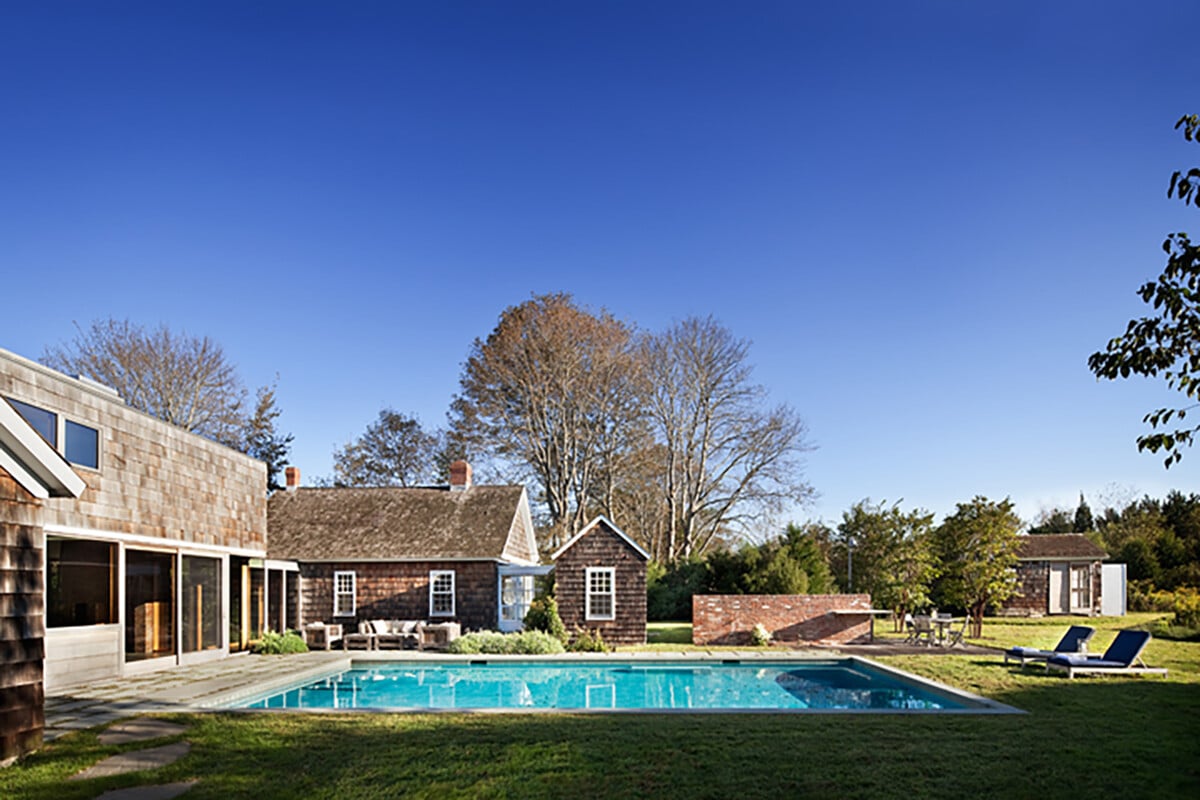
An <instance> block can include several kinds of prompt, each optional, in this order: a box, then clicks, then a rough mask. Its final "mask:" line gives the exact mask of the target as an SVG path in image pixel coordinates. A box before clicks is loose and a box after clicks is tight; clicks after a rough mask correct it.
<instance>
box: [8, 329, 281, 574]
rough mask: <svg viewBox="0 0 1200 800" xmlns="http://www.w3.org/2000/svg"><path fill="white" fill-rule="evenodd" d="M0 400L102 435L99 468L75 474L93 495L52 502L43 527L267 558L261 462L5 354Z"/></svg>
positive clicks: (87, 492)
mask: <svg viewBox="0 0 1200 800" xmlns="http://www.w3.org/2000/svg"><path fill="white" fill-rule="evenodd" d="M0 395H4V396H6V397H13V398H16V399H17V400H22V401H24V402H26V403H31V404H32V405H35V406H39V407H41V408H44V409H46V410H47V411H52V412H54V413H56V414H58V415H59V416H60V418H61V417H64V416H65V417H66V419H70V420H73V421H75V422H79V423H82V424H84V425H87V426H89V427H92V428H95V429H97V430H98V431H99V432H100V469H99V470H92V469H87V468H85V467H76V468H75V471H76V472H77V473H78V474H79V475H80V477H82V478H83V479H84V480H85V481H86V482H87V489H86V490H84V493H83V496H82V497H81V498H79V499H78V500H70V499H62V500H50V501H47V503H46V505H45V524H46V525H62V526H68V527H75V528H96V529H101V530H106V531H113V532H117V533H132V534H138V535H141V536H154V537H159V538H169V539H175V540H181V541H185V542H194V543H199V544H210V545H222V546H228V547H241V548H247V549H255V550H263V549H265V543H266V534H267V498H266V485H267V477H266V466H265V465H264V464H263V463H262V462H260V461H257V460H255V459H252V458H250V457H249V456H246V455H243V454H241V453H238V452H237V451H235V450H231V449H229V448H227V447H223V446H221V445H219V444H217V443H215V442H212V441H209V440H208V439H205V438H203V437H200V436H196V435H193V434H190V433H186V432H185V431H183V430H182V429H180V428H178V427H176V426H174V425H169V424H167V423H165V422H162V421H160V420H157V419H154V418H153V417H150V416H149V415H146V414H143V413H141V412H139V411H134V410H133V409H131V408H129V407H128V406H126V405H125V404H124V403H123V402H121V401H120V400H116V399H114V398H113V397H112V396H110V395H108V394H106V393H104V392H102V391H99V390H96V389H92V388H90V387H88V386H86V385H85V384H83V383H81V382H79V381H76V380H73V379H71V378H68V377H66V376H63V375H61V374H59V373H57V372H54V371H52V370H48V369H45V368H44V367H40V366H39V365H36V364H33V363H32V362H29V361H27V360H25V359H23V358H20V357H16V356H12V355H11V354H7V353H4V352H0ZM61 444H62V443H61V442H60V443H59V445H60V451H61Z"/></svg>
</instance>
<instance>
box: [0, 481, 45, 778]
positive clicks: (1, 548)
mask: <svg viewBox="0 0 1200 800" xmlns="http://www.w3.org/2000/svg"><path fill="white" fill-rule="evenodd" d="M42 511H43V509H42V505H41V503H40V502H39V501H38V500H37V499H36V498H34V497H33V496H32V495H30V494H29V493H28V492H26V491H25V489H24V488H22V487H21V486H20V485H19V484H17V482H16V481H15V480H13V479H12V477H11V476H10V475H9V474H8V473H7V472H6V471H4V470H3V469H0V763H3V762H5V761H7V760H9V759H12V758H15V757H17V756H19V755H21V754H23V753H26V752H29V751H30V750H33V749H34V748H36V747H38V746H39V745H40V744H41V743H42V731H43V728H44V727H45V716H44V714H45V712H44V700H45V697H44V690H43V687H42V654H43V648H44V643H43V638H44V627H43V620H44V613H45V606H44V601H43V597H42V585H43V577H42V558H43V554H42V551H43V548H44V546H45V539H44V536H43V533H42V525H41V517H42Z"/></svg>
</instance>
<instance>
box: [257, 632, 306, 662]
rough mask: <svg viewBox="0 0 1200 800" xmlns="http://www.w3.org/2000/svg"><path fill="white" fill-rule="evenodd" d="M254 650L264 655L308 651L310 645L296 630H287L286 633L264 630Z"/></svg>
mask: <svg viewBox="0 0 1200 800" xmlns="http://www.w3.org/2000/svg"><path fill="white" fill-rule="evenodd" d="M253 651H254V652H255V653H258V654H259V655H264V656H279V655H287V654H289V653H307V652H308V645H306V644H305V643H304V639H303V638H302V637H301V636H300V634H298V633H296V632H295V631H287V632H286V633H276V632H275V631H263V635H262V639H260V640H259V642H258V644H256V645H255V646H254V648H253Z"/></svg>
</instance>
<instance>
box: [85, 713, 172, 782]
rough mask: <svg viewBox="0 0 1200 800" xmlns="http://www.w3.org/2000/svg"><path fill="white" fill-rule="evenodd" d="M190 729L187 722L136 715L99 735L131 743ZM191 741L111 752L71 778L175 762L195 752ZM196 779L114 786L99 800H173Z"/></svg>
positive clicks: (107, 740) (106, 740)
mask: <svg viewBox="0 0 1200 800" xmlns="http://www.w3.org/2000/svg"><path fill="white" fill-rule="evenodd" d="M186 730H187V728H186V727H184V726H183V725H176V724H175V723H173V722H165V721H163V720H157V719H133V720H129V721H128V722H122V723H121V724H119V725H114V726H113V727H111V728H109V729H108V730H106V731H104V732H103V733H101V734H100V735H99V737H98V738H99V740H100V744H128V743H129V742H144V741H149V740H151V739H161V738H163V737H165V736H178V735H179V734H181V733H183V732H185V731H186ZM191 749H192V745H191V743H190V742H175V743H174V744H165V745H160V746H159V747H150V748H144V749H142V750H130V751H128V752H125V753H120V754H118V755H115V756H109V757H108V758H106V759H104V760H103V761H101V762H99V763H98V764H93V765H92V766H90V767H88V768H87V769H85V770H82V771H81V772H78V773H76V774H75V775H72V776H71V780H86V779H88V778H104V777H108V776H110V775H123V774H125V773H126V772H138V771H141V770H147V769H157V768H158V767H165V766H166V765H168V764H173V763H175V762H176V761H178V760H179V759H181V758H183V757H184V756H186V755H187V754H188V753H189V752H191ZM195 783H196V781H182V782H179V783H164V784H159V785H156V786H135V787H132V788H129V789H114V790H112V791H109V792H105V793H104V794H102V795H100V797H99V798H97V800H170V798H172V797H178V796H179V795H181V794H183V793H184V792H186V791H187V790H189V789H191V788H192V786H193V785H195Z"/></svg>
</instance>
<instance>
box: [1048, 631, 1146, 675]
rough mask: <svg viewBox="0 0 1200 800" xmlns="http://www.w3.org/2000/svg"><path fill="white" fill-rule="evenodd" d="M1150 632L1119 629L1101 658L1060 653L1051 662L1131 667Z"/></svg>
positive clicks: (1076, 665) (1067, 664)
mask: <svg viewBox="0 0 1200 800" xmlns="http://www.w3.org/2000/svg"><path fill="white" fill-rule="evenodd" d="M1148 641H1150V634H1149V633H1147V632H1146V631H1118V632H1117V638H1115V639H1113V643H1112V644H1110V645H1109V646H1108V649H1107V650H1105V651H1104V655H1102V656H1100V657H1099V658H1096V657H1094V656H1093V657H1091V658H1088V657H1087V656H1083V655H1058V656H1055V657H1054V658H1052V659H1050V663H1051V664H1058V665H1060V666H1063V667H1103V668H1112V669H1123V668H1125V667H1129V666H1131V665H1132V664H1133V662H1134V661H1136V660H1137V657H1138V656H1140V655H1141V654H1142V649H1143V648H1145V646H1146V642H1148Z"/></svg>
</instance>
